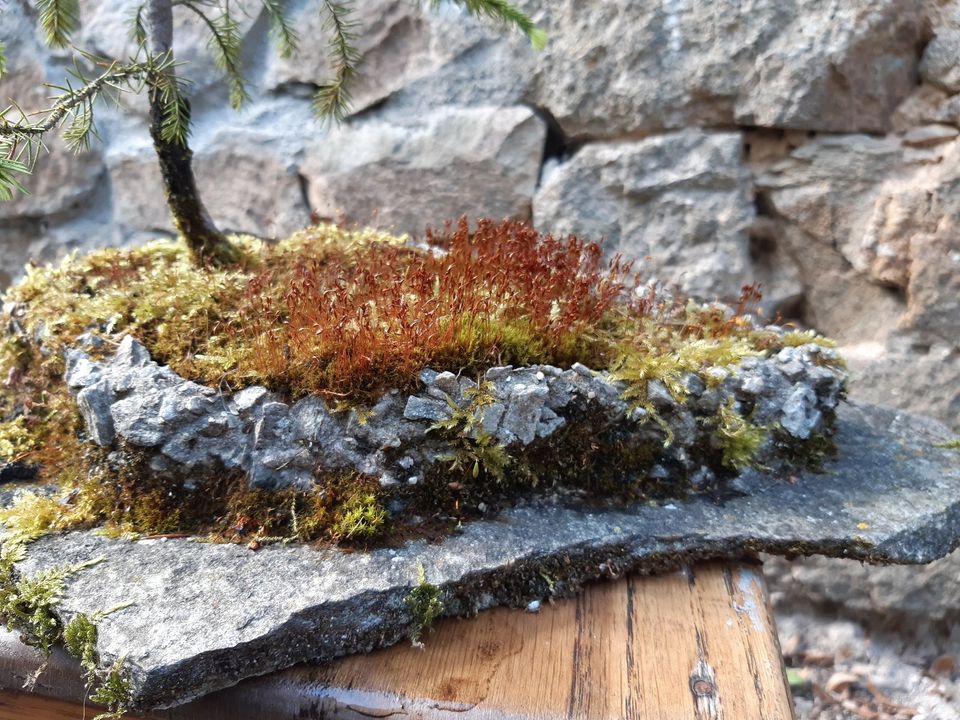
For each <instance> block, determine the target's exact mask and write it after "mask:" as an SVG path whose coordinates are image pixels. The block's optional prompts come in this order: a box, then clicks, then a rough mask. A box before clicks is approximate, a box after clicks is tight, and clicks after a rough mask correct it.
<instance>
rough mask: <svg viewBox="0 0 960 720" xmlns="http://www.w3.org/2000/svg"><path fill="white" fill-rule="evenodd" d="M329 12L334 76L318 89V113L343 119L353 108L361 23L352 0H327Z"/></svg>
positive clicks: (316, 98)
mask: <svg viewBox="0 0 960 720" xmlns="http://www.w3.org/2000/svg"><path fill="white" fill-rule="evenodd" d="M323 5H324V8H325V9H326V11H327V20H326V23H325V24H324V30H325V31H326V32H327V33H328V34H329V35H330V61H331V63H332V64H333V67H334V74H333V79H332V80H331V81H330V82H329V83H327V84H326V85H322V86H321V87H320V88H318V89H317V92H316V94H315V95H314V98H313V107H314V110H315V111H316V113H317V115H319V116H320V117H321V118H324V119H330V120H333V121H335V122H338V123H339V122H343V120H344V118H346V116H347V113H348V112H349V110H350V83H351V81H352V80H353V78H354V76H355V75H356V72H357V65H358V64H359V62H360V52H359V51H358V50H357V48H356V45H355V44H354V43H355V41H356V27H357V22H356V20H354V18H353V3H352V2H350V1H349V0H323Z"/></svg>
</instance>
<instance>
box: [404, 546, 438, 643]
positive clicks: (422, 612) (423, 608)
mask: <svg viewBox="0 0 960 720" xmlns="http://www.w3.org/2000/svg"><path fill="white" fill-rule="evenodd" d="M405 604H406V606H407V610H408V612H409V613H410V619H411V625H410V642H411V643H412V644H413V646H414V647H422V646H423V643H422V642H421V639H422V638H423V634H424V633H425V632H426V631H427V630H429V629H430V627H431V626H432V625H433V622H434V620H436V619H437V618H438V617H440V615H441V614H443V602H442V601H441V600H440V588H438V587H437V586H436V585H433V584H431V583H430V582H428V581H427V573H426V570H425V569H424V567H423V563H420V562H418V563H417V584H416V586H415V587H414V588H413V590H411V591H410V594H409V595H407V597H406V599H405Z"/></svg>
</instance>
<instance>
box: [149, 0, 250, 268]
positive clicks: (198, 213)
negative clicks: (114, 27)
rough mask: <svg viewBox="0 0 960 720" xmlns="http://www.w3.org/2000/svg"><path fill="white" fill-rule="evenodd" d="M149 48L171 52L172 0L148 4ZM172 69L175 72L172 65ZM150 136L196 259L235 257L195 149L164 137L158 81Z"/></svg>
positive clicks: (217, 260) (152, 90)
mask: <svg viewBox="0 0 960 720" xmlns="http://www.w3.org/2000/svg"><path fill="white" fill-rule="evenodd" d="M146 20H147V39H148V50H149V52H150V54H151V55H153V56H155V57H156V56H160V55H163V54H165V53H168V52H170V50H171V48H172V46H173V3H172V0H149V2H148V4H147V13H146ZM170 72H173V70H172V69H171V70H170ZM149 99H150V136H151V137H152V138H153V147H154V149H155V150H156V152H157V159H158V160H159V161H160V173H161V175H162V176H163V187H164V192H165V194H166V199H167V205H168V206H169V208H170V212H171V213H172V214H173V222H174V224H175V225H176V227H177V230H179V231H180V233H181V234H182V235H183V237H184V239H185V240H186V242H187V245H189V247H190V250H191V252H192V253H193V255H194V257H195V258H196V260H197V262H206V261H212V262H215V263H217V264H221V263H229V262H233V261H235V260H236V255H237V253H236V248H235V247H234V246H233V245H232V244H231V243H230V242H229V241H228V240H227V239H226V237H225V236H224V234H223V233H222V232H220V230H219V229H218V228H217V226H216V225H215V224H214V222H213V220H212V219H211V218H210V214H209V213H208V212H207V209H206V208H205V207H204V205H203V201H202V200H201V199H200V193H199V192H198V191H197V183H196V179H195V178H194V176H193V164H192V161H193V151H192V150H191V149H190V146H189V144H188V143H187V139H186V138H185V137H184V138H182V139H181V140H170V139H164V136H163V122H164V117H165V114H164V104H163V102H162V96H161V91H160V89H159V88H158V87H157V86H156V84H155V83H150V86H149Z"/></svg>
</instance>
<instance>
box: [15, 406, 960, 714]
mask: <svg viewBox="0 0 960 720" xmlns="http://www.w3.org/2000/svg"><path fill="white" fill-rule="evenodd" d="M949 438H950V433H949V432H948V431H947V429H946V428H945V427H943V426H942V425H940V424H938V423H936V422H933V421H930V420H926V419H923V418H917V417H914V416H909V415H905V414H901V413H896V412H894V411H891V410H885V409H881V408H876V407H869V406H859V405H845V406H843V407H841V409H840V412H839V416H838V436H837V441H838V444H839V446H840V448H841V451H840V455H839V457H837V458H836V459H835V460H833V461H831V462H829V463H828V465H827V472H826V473H824V474H800V475H798V476H796V477H793V478H783V477H771V476H769V475H764V474H761V473H756V472H750V473H747V474H746V475H745V476H744V481H745V483H746V486H747V487H748V488H749V489H750V494H748V495H744V496H739V497H735V498H733V499H730V500H727V501H724V502H722V503H718V502H716V501H714V500H711V499H710V498H706V497H692V498H689V499H686V500H674V501H672V502H661V503H658V504H656V505H653V504H639V505H637V506H634V507H625V508H621V509H616V510H604V511H596V510H589V509H583V508H579V509H577V508H569V507H563V506H560V505H547V506H537V505H535V504H529V505H526V506H522V507H516V508H513V509H510V510H507V511H505V512H503V513H502V514H501V515H500V516H499V517H498V518H497V519H496V520H484V521H477V522H474V523H471V524H468V525H466V526H465V527H464V528H463V530H462V532H460V533H458V534H455V535H452V536H450V537H449V538H447V539H446V540H444V541H443V542H441V543H438V544H428V543H427V542H424V541H415V542H409V543H408V544H405V545H403V546H402V547H398V548H386V549H380V550H376V551H373V552H367V553H363V552H346V551H343V550H339V549H332V548H326V549H321V550H317V549H314V548H310V547H303V546H293V545H287V546H283V545H275V546H270V547H266V548H264V549H262V550H260V551H258V552H253V551H251V550H249V549H247V548H246V547H244V546H239V545H215V544H210V543H203V542H192V541H188V540H143V541H120V540H111V539H107V538H105V537H101V536H99V535H97V534H95V533H93V532H77V533H70V534H65V535H58V536H49V537H46V538H43V539H41V540H39V541H37V542H36V543H34V544H32V545H31V546H30V547H29V549H28V556H27V558H26V560H24V561H23V562H22V563H21V564H20V565H19V566H18V569H19V570H20V571H21V572H35V571H37V570H39V569H41V568H43V567H49V566H52V565H56V564H61V563H73V562H79V561H82V560H89V559H91V558H97V557H103V558H104V560H103V562H101V563H100V564H98V565H96V566H94V567H92V568H90V569H88V570H85V571H83V572H81V573H78V574H77V575H75V576H74V577H73V578H72V579H71V580H70V581H69V584H68V587H67V589H66V593H65V597H64V600H63V602H62V604H61V606H60V610H59V612H60V613H61V614H62V617H63V619H64V620H65V621H66V620H69V619H70V617H71V616H73V615H74V614H75V613H77V612H85V613H93V612H95V611H97V610H99V609H103V608H110V607H113V606H115V605H117V604H120V603H133V605H132V606H131V607H129V608H127V609H125V610H122V611H120V612H116V613H114V614H112V615H110V616H108V617H107V618H105V619H104V620H103V621H102V622H101V624H100V633H99V641H98V650H99V653H100V656H101V661H102V662H103V663H104V665H107V664H110V663H112V662H113V661H114V660H115V659H117V658H119V657H125V658H126V668H127V669H128V671H129V673H130V677H131V680H132V683H133V692H134V698H133V699H134V703H135V705H136V706H137V707H140V708H156V707H164V706H173V705H177V704H180V703H183V702H186V701H188V700H190V699H192V698H196V697H198V696H200V695H203V694H205V693H208V692H211V691H213V690H217V689H219V688H224V687H228V686H230V685H233V684H235V683H237V682H239V681H240V680H242V679H243V678H247V677H251V676H256V675H262V674H265V673H269V672H271V671H274V670H278V669H280V668H285V667H289V666H291V665H293V664H295V663H299V662H305V661H323V660H327V659H330V658H334V657H337V656H340V655H344V654H348V653H355V652H364V651H368V650H370V649H372V648H376V647H381V646H386V645H390V644H392V643H395V642H398V641H400V640H402V639H403V638H404V637H406V636H407V635H408V633H409V631H410V627H411V617H410V615H409V613H408V611H407V608H406V604H405V602H404V600H405V598H406V597H407V595H408V594H409V592H410V591H411V589H412V588H413V587H414V585H415V584H416V582H417V568H418V565H419V564H422V565H423V567H424V569H425V571H426V575H427V578H428V579H429V581H430V582H431V583H434V584H436V585H437V586H439V587H440V589H441V591H442V596H443V601H444V605H445V612H446V613H447V614H451V615H453V614H457V615H468V614H471V613H474V612H476V611H478V610H482V609H484V608H488V607H491V606H494V605H498V604H511V605H520V604H525V603H526V602H528V601H529V600H531V599H534V598H543V597H547V596H549V595H550V594H551V593H552V594H555V595H567V594H570V593H572V592H574V591H575V590H576V589H577V588H578V587H580V586H581V585H582V584H583V583H585V582H589V581H592V580H595V579H598V578H601V577H604V576H608V577H609V576H618V575H621V574H623V573H627V572H654V571H657V570H661V569H665V568H668V567H673V566H676V565H678V564H679V563H681V562H685V561H690V560H697V559H705V558H735V557H742V556H744V555H745V554H749V553H754V552H761V551H762V552H768V553H775V554H782V555H788V556H790V555H807V554H815V553H821V554H825V555H832V556H837V557H847V558H851V559H856V560H863V561H868V562H874V563H926V562H930V561H932V560H934V559H936V558H939V557H941V556H943V555H945V554H947V553H948V552H950V551H951V550H952V549H953V548H954V547H956V546H957V544H958V539H960V453H958V452H957V451H955V450H947V449H940V448H937V447H935V445H936V444H937V443H941V442H943V441H945V440H947V439H949ZM426 641H427V642H429V636H427V638H426Z"/></svg>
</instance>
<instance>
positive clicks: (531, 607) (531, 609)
mask: <svg viewBox="0 0 960 720" xmlns="http://www.w3.org/2000/svg"><path fill="white" fill-rule="evenodd" d="M527 612H528V613H538V612H540V601H539V600H532V601H531V602H530V603H528V604H527Z"/></svg>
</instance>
